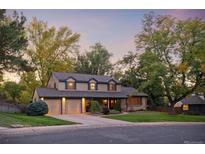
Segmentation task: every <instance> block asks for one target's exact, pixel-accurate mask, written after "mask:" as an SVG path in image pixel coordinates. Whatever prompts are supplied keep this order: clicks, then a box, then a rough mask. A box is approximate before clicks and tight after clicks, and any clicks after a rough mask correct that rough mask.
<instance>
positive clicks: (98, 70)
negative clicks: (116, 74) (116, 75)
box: [76, 43, 112, 75]
mask: <svg viewBox="0 0 205 154" xmlns="http://www.w3.org/2000/svg"><path fill="white" fill-rule="evenodd" d="M111 56H112V54H111V53H109V52H108V50H107V49H106V48H105V47H104V46H102V45H101V44H100V43H96V44H95V45H94V46H91V51H89V52H86V53H85V54H84V55H83V54H82V55H78V58H77V63H76V72H78V73H87V74H96V75H106V74H109V73H110V72H111V69H112V64H111V62H110V57H111Z"/></svg>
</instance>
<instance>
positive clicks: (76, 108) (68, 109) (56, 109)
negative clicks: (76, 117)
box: [44, 98, 82, 115]
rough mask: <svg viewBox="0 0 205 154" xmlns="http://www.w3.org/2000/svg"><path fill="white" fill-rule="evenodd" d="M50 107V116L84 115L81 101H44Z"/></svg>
mask: <svg viewBox="0 0 205 154" xmlns="http://www.w3.org/2000/svg"><path fill="white" fill-rule="evenodd" d="M44 100H45V102H46V103H47V105H48V114H49V115H59V114H79V113H82V103H81V99H66V98H62V99H57V98H56V99H51V98H48V99H46V98H45V99H44Z"/></svg>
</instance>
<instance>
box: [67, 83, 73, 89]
mask: <svg viewBox="0 0 205 154" xmlns="http://www.w3.org/2000/svg"><path fill="white" fill-rule="evenodd" d="M67 89H75V82H73V81H67Z"/></svg>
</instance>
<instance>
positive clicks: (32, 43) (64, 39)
mask: <svg viewBox="0 0 205 154" xmlns="http://www.w3.org/2000/svg"><path fill="white" fill-rule="evenodd" d="M28 38H29V47H28V49H27V56H28V58H29V61H30V64H31V66H33V67H34V68H35V70H36V74H37V78H38V79H40V81H41V85H42V86H43V87H45V86H46V83H47V81H48V78H49V76H50V74H51V73H52V72H53V71H64V72H69V71H73V69H74V66H73V64H74V60H73V58H72V53H74V52H76V50H77V47H78V46H77V42H78V41H79V38H80V35H79V34H77V33H73V32H72V31H71V30H70V29H69V28H68V27H60V28H59V29H56V28H55V27H54V26H52V27H49V26H48V24H47V23H45V22H43V21H39V20H37V19H36V18H34V19H33V21H32V22H31V23H30V25H29V26H28Z"/></svg>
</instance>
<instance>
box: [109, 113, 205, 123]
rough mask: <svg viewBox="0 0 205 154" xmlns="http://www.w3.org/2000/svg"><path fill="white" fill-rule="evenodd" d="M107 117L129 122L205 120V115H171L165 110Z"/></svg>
mask: <svg viewBox="0 0 205 154" xmlns="http://www.w3.org/2000/svg"><path fill="white" fill-rule="evenodd" d="M106 118H111V119H116V120H123V121H128V122H165V121H175V122H205V116H204V115H203V116H199V115H183V114H179V115H170V114H168V113H164V112H146V111H145V112H136V113H130V114H124V115H111V116H106Z"/></svg>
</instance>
